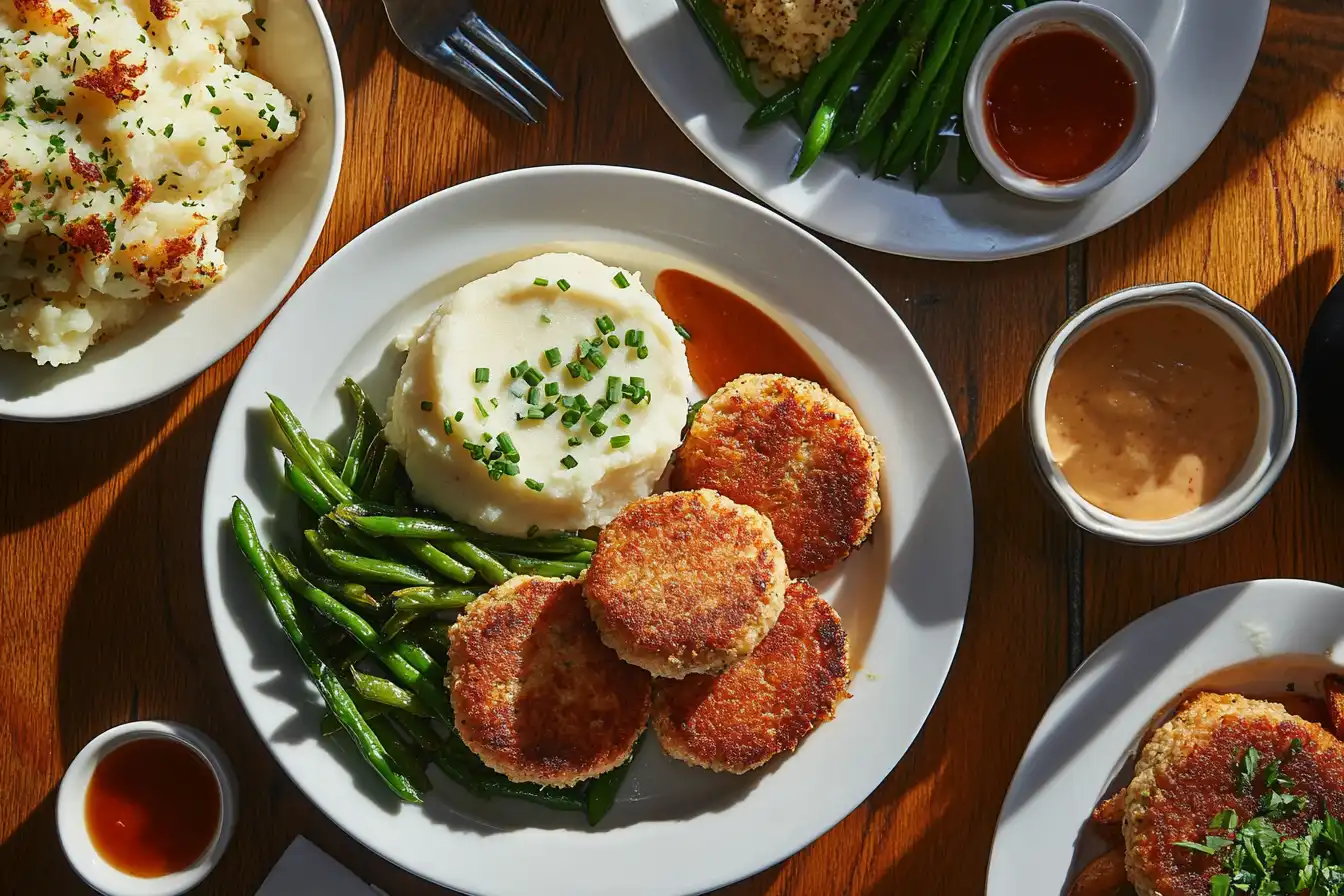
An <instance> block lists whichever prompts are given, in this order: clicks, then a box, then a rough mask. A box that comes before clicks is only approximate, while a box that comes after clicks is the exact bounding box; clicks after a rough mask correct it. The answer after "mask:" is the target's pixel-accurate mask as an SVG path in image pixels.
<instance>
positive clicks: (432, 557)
mask: <svg viewBox="0 0 1344 896" xmlns="http://www.w3.org/2000/svg"><path fill="white" fill-rule="evenodd" d="M397 543H398V544H399V545H400V546H401V549H402V550H403V551H405V552H406V553H408V554H410V555H411V556H412V557H415V558H416V559H417V560H419V561H420V562H421V563H423V564H425V565H426V566H428V567H429V568H430V569H432V570H434V571H435V572H437V573H439V575H441V576H443V577H444V578H448V579H452V580H453V581H454V582H459V583H462V584H465V583H467V582H470V581H471V580H472V579H474V578H476V572H475V571H474V570H473V569H472V568H471V567H470V566H467V565H465V564H463V563H459V562H458V561H457V560H454V559H453V558H452V557H449V556H448V555H447V554H445V553H444V552H443V551H441V550H439V549H438V548H436V547H435V546H434V545H432V544H430V543H429V542H427V541H416V540H414V539H409V538H408V539H405V540H403V541H399V542H397ZM454 553H457V552H454Z"/></svg>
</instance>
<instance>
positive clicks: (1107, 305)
mask: <svg viewBox="0 0 1344 896" xmlns="http://www.w3.org/2000/svg"><path fill="white" fill-rule="evenodd" d="M1160 305H1180V306H1182V307H1186V308H1190V309H1191V310H1193V311H1197V312H1198V313H1200V314H1203V315H1204V316H1206V317H1208V318H1209V319H1210V320H1212V321H1213V322H1215V323H1216V324H1218V325H1219V326H1220V327H1222V328H1223V329H1224V330H1225V331H1226V332H1227V335H1228V336H1229V337H1231V339H1232V341H1233V342H1234V343H1235V344H1236V346H1237V348H1239V349H1240V350H1241V352H1242V354H1243V355H1245V357H1246V361H1247V363H1249V364H1250V367H1251V371H1252V373H1253V374H1254V375H1255V384H1256V392H1257V394H1258V397H1259V403H1260V423H1259V427H1258V428H1257V430H1256V435H1255V441H1254V442H1253V443H1252V445H1251V450H1250V453H1249V454H1248V455H1247V457H1246V463H1245V464H1244V465H1243V466H1242V468H1241V471H1240V472H1239V473H1238V474H1237V475H1236V476H1235V477H1233V479H1232V481H1231V482H1229V483H1228V485H1227V488H1225V489H1224V490H1223V491H1222V493H1221V494H1219V495H1218V497H1216V498H1214V499H1213V500H1211V501H1209V502H1208V503H1206V504H1204V505H1203V506H1201V507H1198V508H1196V509H1194V510H1192V511H1190V512H1189V513H1185V514H1182V515H1181V516H1178V517H1175V518H1173V519H1169V520H1152V521H1147V520H1127V519H1125V518H1123V517H1119V516H1116V515H1115V514H1112V513H1107V512H1106V511H1104V510H1102V509H1101V508H1099V507H1096V506H1095V505H1093V504H1090V503H1088V502H1087V501H1086V500H1085V499H1084V498H1083V497H1082V496H1081V495H1079V494H1078V492H1076V491H1074V489H1073V486H1071V485H1070V484H1069V481H1068V480H1067V479H1066V478H1064V474H1063V472H1062V471H1061V470H1060V468H1059V465H1058V464H1056V463H1055V462H1054V457H1053V455H1052V454H1051V451H1050V441H1049V438H1048V437H1047V435H1046V420H1045V399H1046V395H1047V393H1048V392H1049V390H1050V379H1051V377H1052V376H1053V375H1054V372H1055V364H1056V363H1057V361H1058V360H1059V358H1060V356H1061V355H1062V354H1063V353H1064V352H1065V351H1067V350H1068V348H1069V346H1070V345H1072V344H1073V343H1074V342H1075V341H1077V340H1078V339H1079V338H1080V337H1082V336H1083V334H1084V333H1086V332H1087V331H1088V330H1090V329H1092V328H1093V327H1094V326H1096V325H1097V324H1098V323H1100V322H1101V321H1103V320H1105V319H1106V318H1107V317H1110V316H1112V315H1115V314H1125V313H1127V312H1130V311H1135V310H1137V309H1139V308H1141V307H1154V306H1160ZM1023 413H1024V415H1025V417H1026V424H1027V434H1028V436H1029V437H1030V441H1031V448H1032V459H1033V461H1034V465H1035V468H1036V472H1037V473H1038V474H1040V477H1041V479H1042V481H1043V482H1044V483H1045V486H1046V488H1047V489H1048V490H1049V491H1050V493H1051V494H1052V495H1053V496H1054V498H1055V500H1056V501H1057V502H1058V504H1059V506H1060V507H1061V508H1062V509H1063V511H1064V513H1065V514H1066V515H1067V516H1068V517H1069V519H1071V520H1072V521H1073V522H1074V524H1075V525H1077V526H1079V527H1080V528H1082V529H1085V530H1087V531H1088V532H1091V533H1092V534H1093V535H1099V536H1101V537H1102V538H1109V539H1111V540H1113V541H1123V542H1129V543H1130V544H1144V545H1156V544H1181V543H1184V542H1188V541H1195V540H1196V539H1200V538H1204V537H1206V536H1209V535H1212V534H1213V533H1215V532H1218V531H1220V530H1222V529H1225V528H1227V527H1228V526H1230V525H1232V524H1233V523H1235V522H1236V521H1237V520H1239V519H1241V518H1242V517H1243V516H1245V515H1246V514H1248V513H1250V512H1251V510H1252V508H1254V507H1255V505H1256V504H1258V503H1259V502H1260V500H1261V499H1262V498H1264V496H1265V495H1267V494H1268V493H1269V490H1270V489H1271V488H1272V487H1273V486H1274V483H1275V482H1277V481H1278V478H1279V474H1280V473H1282V472H1283V468H1284V465H1285V464H1287V463H1288V458H1289V456H1290V455H1291V454H1292V453H1293V444H1294V442H1295V441H1296V439H1297V384H1296V382H1295V381H1294V379H1293V368H1292V365H1291V364H1289V362H1288V357H1287V356H1286V355H1285V354H1284V353H1283V348H1282V346H1280V345H1279V343H1278V341H1277V340H1275V339H1274V335H1273V334H1272V333H1270V332H1269V330H1268V329H1266V328H1265V325H1264V324H1262V323H1260V321H1258V320H1257V319H1256V317H1255V315H1253V314H1251V313H1250V312H1249V311H1247V310H1246V309H1245V308H1243V307H1241V306H1240V305H1238V304H1237V303H1236V302H1233V301H1231V300H1230V299H1227V298H1225V297H1223V296H1221V295H1219V294H1218V293H1216V292H1214V291H1213V290H1211V289H1209V288H1208V287H1207V286H1205V285H1204V284H1202V283H1167V284H1160V285H1155V286H1136V287H1133V288H1132V289H1126V290H1122V291H1120V292H1117V293H1112V294H1111V295H1109V296H1106V297H1104V298H1101V299H1098V300H1097V301H1095V302H1092V303H1091V304H1089V305H1085V306H1084V307H1083V308H1082V309H1081V310H1080V311H1078V312H1077V313H1076V314H1074V315H1073V316H1072V317H1070V318H1069V319H1068V320H1066V321H1065V322H1064V324H1063V325H1062V326H1061V327H1060V328H1059V329H1058V330H1056V331H1055V335H1054V336H1052V337H1050V341H1049V342H1047V343H1046V344H1045V348H1044V349H1042V351H1041V354H1040V357H1039V358H1038V359H1037V361H1036V365H1035V367H1033V368H1032V371H1031V376H1030V378H1029V379H1028V381H1027V394H1026V399H1025V401H1024V402H1023Z"/></svg>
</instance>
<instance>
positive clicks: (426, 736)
mask: <svg viewBox="0 0 1344 896" xmlns="http://www.w3.org/2000/svg"><path fill="white" fill-rule="evenodd" d="M387 714H388V715H389V716H391V717H392V721H394V722H396V723H397V725H398V726H399V727H400V728H401V730H403V731H405V732H406V734H407V736H408V737H410V739H411V740H412V741H414V742H415V745H416V747H417V748H419V749H421V750H423V751H424V752H426V753H428V754H429V755H431V756H432V755H434V754H435V753H437V752H438V751H439V750H442V749H443V738H441V737H439V735H438V734H437V733H436V732H435V731H434V728H433V726H431V725H430V724H429V722H426V721H425V720H424V719H422V718H420V717H419V716H413V715H411V714H410V713H408V712H405V711H403V710H400V709H390V710H388V713H387Z"/></svg>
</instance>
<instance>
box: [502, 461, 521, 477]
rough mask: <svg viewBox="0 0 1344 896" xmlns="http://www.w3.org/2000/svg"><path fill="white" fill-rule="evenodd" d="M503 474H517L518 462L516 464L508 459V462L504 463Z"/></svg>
mask: <svg viewBox="0 0 1344 896" xmlns="http://www.w3.org/2000/svg"><path fill="white" fill-rule="evenodd" d="M504 475H505V476H517V475H518V464H517V463H516V462H515V461H509V462H508V463H506V464H505V465H504Z"/></svg>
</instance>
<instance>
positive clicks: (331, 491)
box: [267, 393, 355, 503]
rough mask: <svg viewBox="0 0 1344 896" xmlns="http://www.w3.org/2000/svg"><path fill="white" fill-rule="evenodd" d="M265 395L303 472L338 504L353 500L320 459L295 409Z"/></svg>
mask: <svg viewBox="0 0 1344 896" xmlns="http://www.w3.org/2000/svg"><path fill="white" fill-rule="evenodd" d="M267 397H268V398H270V400H271V414H272V416H274V417H275V421H276V423H278V424H279V426H280V431H281V432H282V433H284V436H285V439H286V441H288V442H289V444H290V447H291V448H293V449H294V453H295V454H296V455H297V459H298V461H299V464H300V466H302V467H303V472H305V473H307V474H308V475H309V476H310V477H311V478H312V479H313V480H314V481H315V482H316V483H317V484H318V486H320V487H321V489H322V491H324V492H326V494H327V497H329V498H331V499H332V500H334V501H336V502H337V503H341V502H345V501H353V500H354V497H355V493H354V492H353V491H351V490H350V487H349V486H348V485H346V484H345V483H344V482H342V481H341V478H340V477H339V476H337V475H336V474H335V473H334V472H332V470H331V468H329V467H328V466H327V465H326V463H325V462H324V461H323V460H322V458H321V457H320V454H319V449H318V448H317V446H316V445H314V444H313V440H312V437H311V436H309V435H308V431H307V430H306V429H304V428H303V424H302V423H300V422H299V418H298V417H296V416H294V412H293V411H291V410H290V409H289V406H288V405H286V404H285V403H284V402H283V401H281V400H280V399H279V398H277V397H276V396H274V395H271V394H270V393H267Z"/></svg>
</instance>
